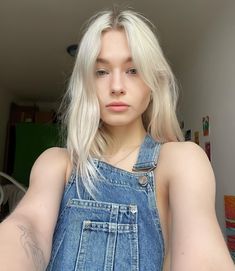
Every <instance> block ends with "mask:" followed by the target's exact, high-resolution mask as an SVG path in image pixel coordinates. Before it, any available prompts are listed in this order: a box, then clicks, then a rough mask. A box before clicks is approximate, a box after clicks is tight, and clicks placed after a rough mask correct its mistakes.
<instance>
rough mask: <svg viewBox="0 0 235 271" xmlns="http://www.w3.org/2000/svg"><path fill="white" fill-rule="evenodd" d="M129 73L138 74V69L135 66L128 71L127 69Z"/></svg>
mask: <svg viewBox="0 0 235 271" xmlns="http://www.w3.org/2000/svg"><path fill="white" fill-rule="evenodd" d="M127 73H128V74H134V75H135V74H137V69H135V68H131V69H129V70H128V71H127Z"/></svg>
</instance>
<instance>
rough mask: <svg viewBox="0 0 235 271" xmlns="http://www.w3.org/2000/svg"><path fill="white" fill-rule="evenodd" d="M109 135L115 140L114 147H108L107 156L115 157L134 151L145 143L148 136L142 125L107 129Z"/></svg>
mask: <svg viewBox="0 0 235 271" xmlns="http://www.w3.org/2000/svg"><path fill="white" fill-rule="evenodd" d="M107 129H108V131H109V134H110V135H111V137H112V139H113V144H112V146H108V147H107V150H106V154H107V155H113V154H117V153H122V152H124V151H125V152H126V151H127V150H130V149H133V148H135V147H137V146H139V145H141V143H142V142H143V139H144V137H145V135H146V130H145V129H144V126H143V124H142V125H136V124H133V125H129V126H128V127H127V126H115V127H107Z"/></svg>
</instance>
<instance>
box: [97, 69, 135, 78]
mask: <svg viewBox="0 0 235 271" xmlns="http://www.w3.org/2000/svg"><path fill="white" fill-rule="evenodd" d="M126 73H127V74H130V75H136V74H137V69H135V68H130V69H128V70H127V72H126ZM95 74H96V76H97V77H103V76H105V74H109V72H107V71H106V70H97V71H96V72H95Z"/></svg>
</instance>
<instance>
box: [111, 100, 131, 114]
mask: <svg viewBox="0 0 235 271" xmlns="http://www.w3.org/2000/svg"><path fill="white" fill-rule="evenodd" d="M106 107H107V108H108V110H110V111H113V112H123V111H126V110H128V108H129V105H128V104H126V103H123V102H112V103H109V104H107V105H106Z"/></svg>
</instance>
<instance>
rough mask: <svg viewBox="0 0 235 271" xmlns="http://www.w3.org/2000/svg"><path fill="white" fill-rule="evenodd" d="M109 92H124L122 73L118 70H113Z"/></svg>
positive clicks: (118, 93) (116, 93)
mask: <svg viewBox="0 0 235 271" xmlns="http://www.w3.org/2000/svg"><path fill="white" fill-rule="evenodd" d="M110 89H111V93H112V94H115V95H120V94H124V93H125V88H124V84H123V78H122V74H121V72H119V71H114V72H113V74H112V79H111V86H110Z"/></svg>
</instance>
